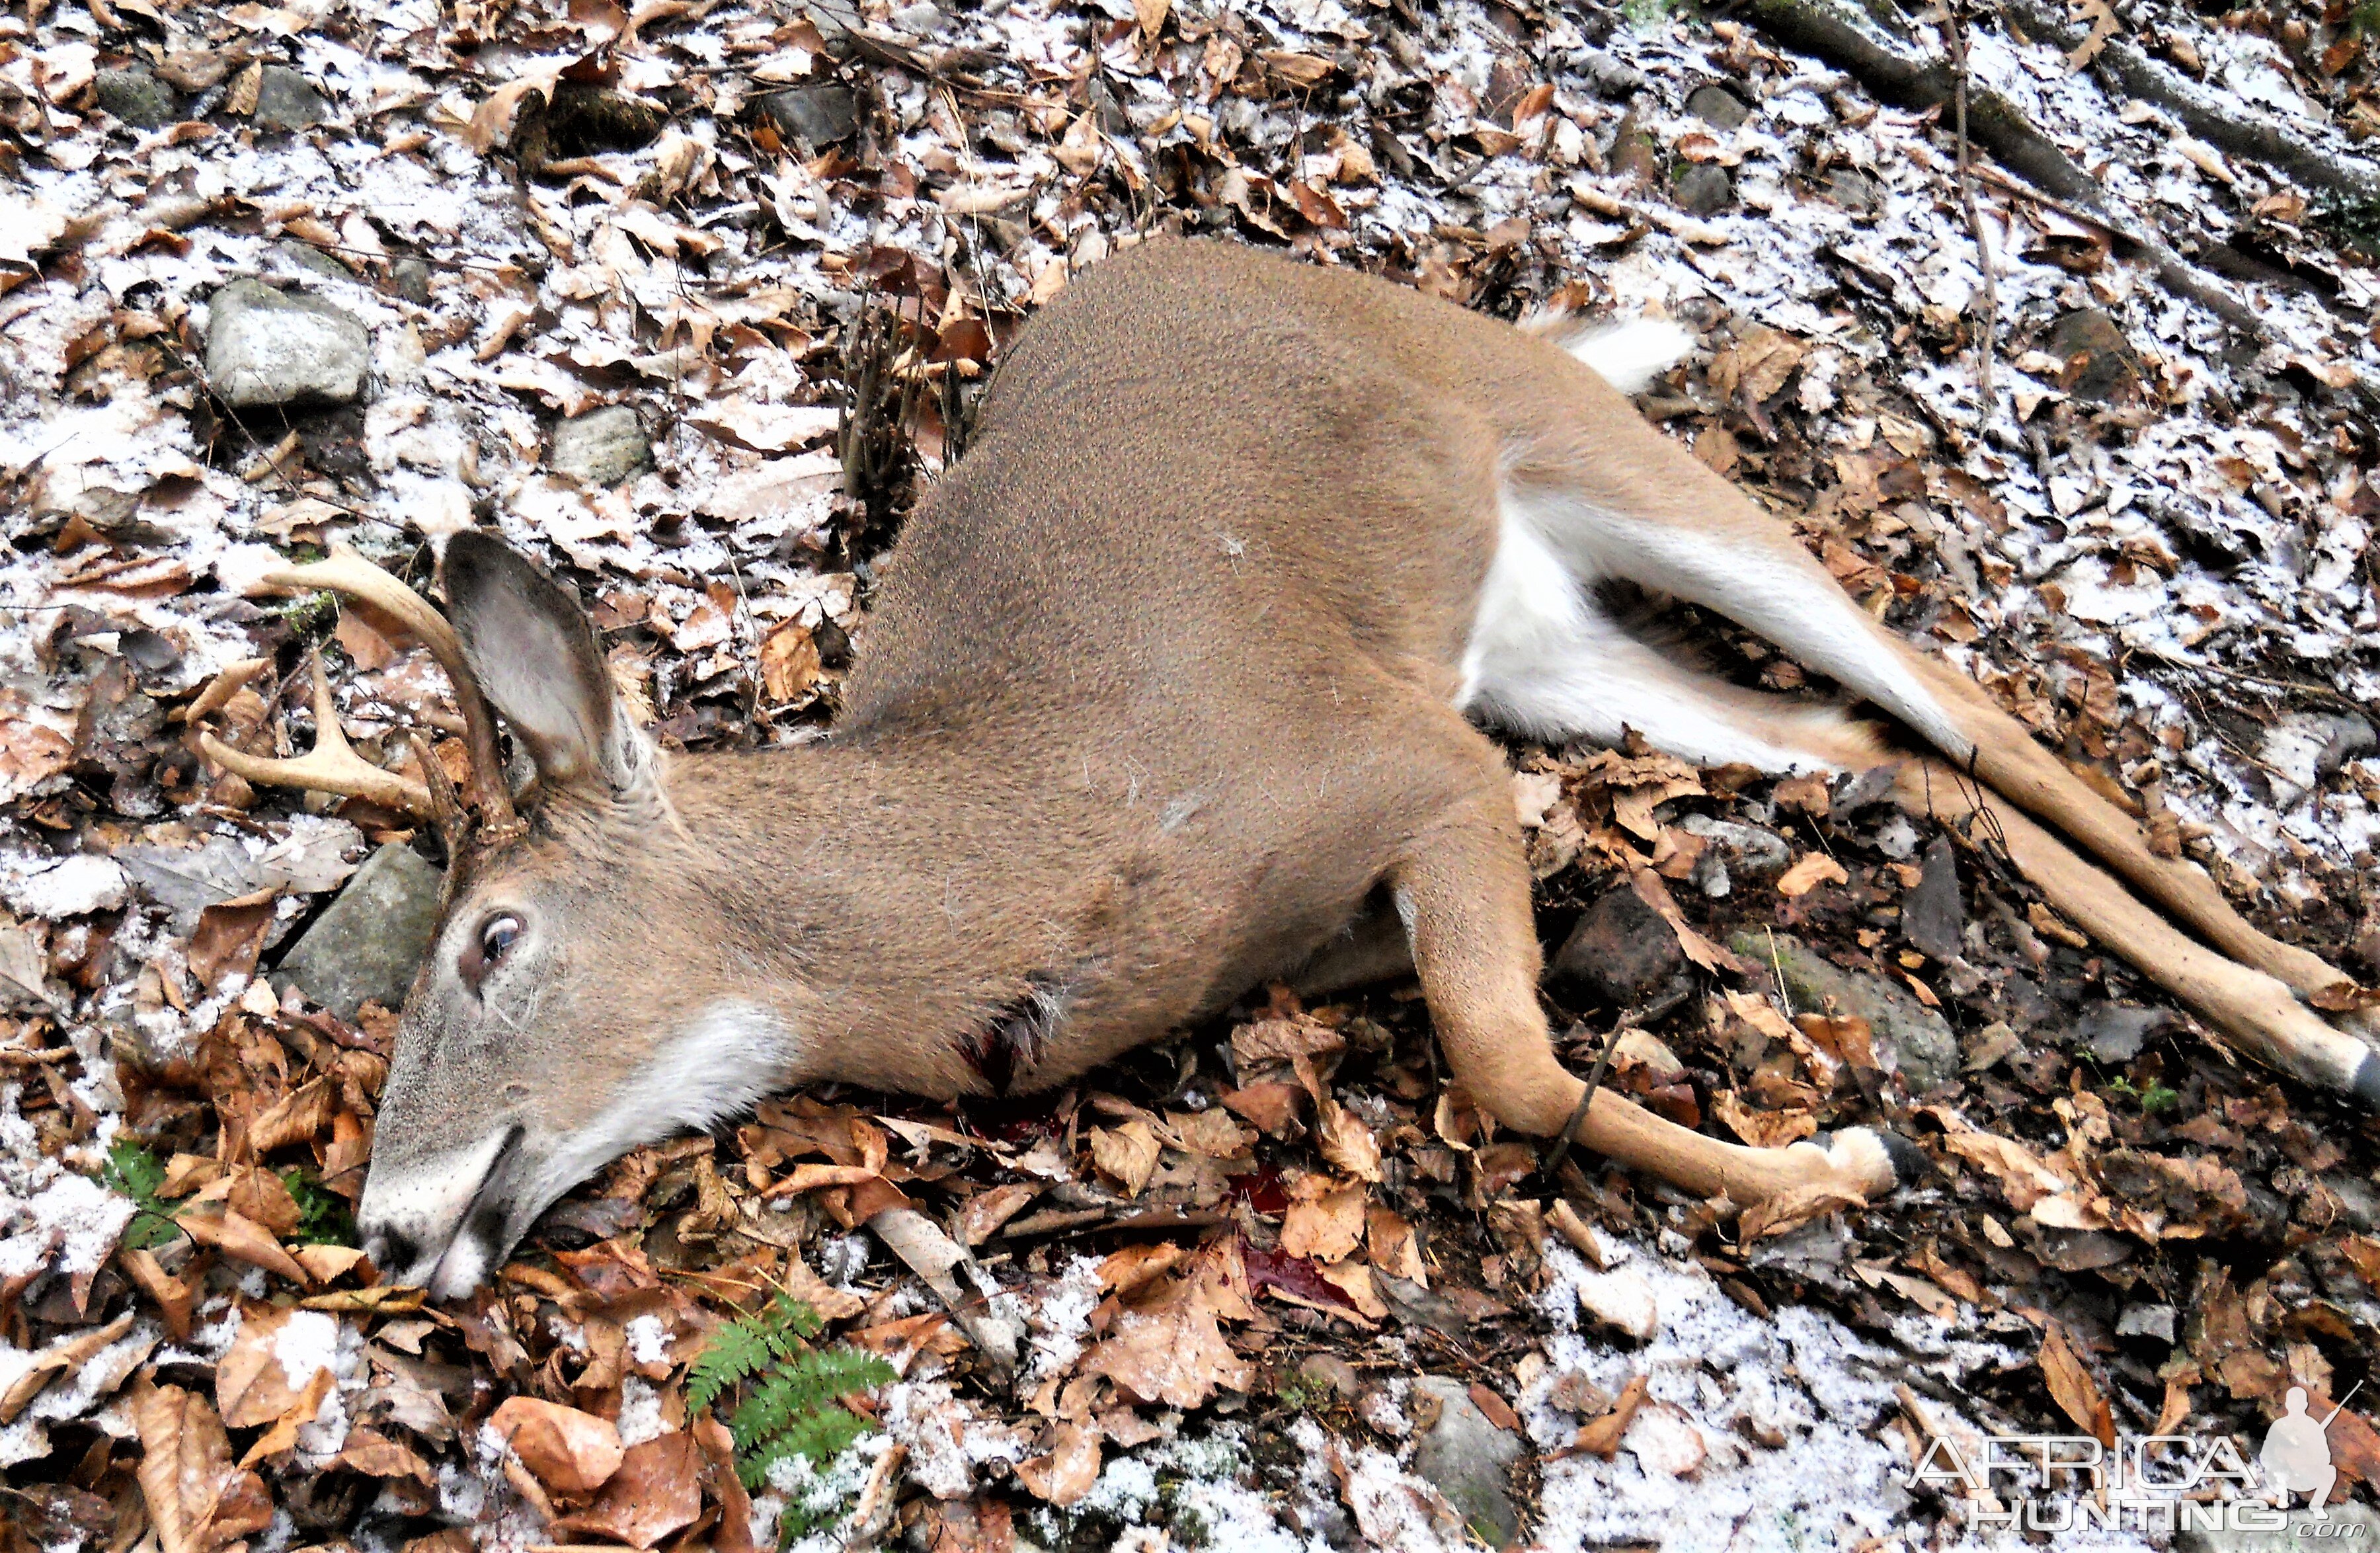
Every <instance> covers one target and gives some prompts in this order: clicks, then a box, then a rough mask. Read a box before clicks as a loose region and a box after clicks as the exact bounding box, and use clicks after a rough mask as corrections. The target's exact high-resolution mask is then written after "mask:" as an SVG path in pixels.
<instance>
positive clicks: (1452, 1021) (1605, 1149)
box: [1389, 783, 1917, 1207]
mask: <svg viewBox="0 0 2380 1553" xmlns="http://www.w3.org/2000/svg"><path fill="white" fill-rule="evenodd" d="M1389 883H1390V890H1391V892H1392V894H1393V897H1394V899H1395V901H1396V905H1397V912H1398V915H1399V916H1401V917H1403V921H1404V927H1405V933H1406V936H1407V938H1408V939H1409V940H1410V941H1411V944H1412V948H1413V962H1414V968H1415V971H1416V972H1418V973H1419V975H1420V977H1421V987H1422V993H1423V995H1424V997H1426V998H1427V1000H1428V1003H1429V1013H1430V1018H1431V1020H1432V1022H1433V1023H1434V1024H1435V1025H1437V1028H1438V1039H1439V1046H1440V1047H1441V1048H1442V1049H1444V1050H1445V1052H1446V1058H1447V1062H1448V1065H1449V1066H1450V1067H1451V1068H1452V1069H1453V1071H1454V1076H1455V1078H1456V1079H1457V1080H1459V1081H1460V1082H1461V1083H1462V1085H1463V1088H1464V1089H1465V1090H1467V1091H1469V1093H1470V1095H1471V1098H1473V1099H1474V1100H1475V1101H1476V1102H1478V1104H1479V1105H1480V1106H1482V1107H1483V1108H1485V1109H1486V1110H1487V1111H1488V1114H1489V1115H1491V1116H1493V1117H1495V1118H1496V1120H1497V1121H1499V1122H1502V1123H1503V1124H1504V1125H1506V1126H1508V1127H1511V1128H1512V1129H1513V1130H1514V1131H1516V1132H1522V1133H1528V1134H1535V1135H1536V1136H1538V1137H1553V1136H1558V1135H1559V1134H1560V1133H1561V1131H1562V1128H1563V1127H1564V1126H1565V1125H1566V1124H1567V1123H1568V1122H1569V1121H1570V1118H1571V1116H1572V1115H1573V1113H1574V1112H1575V1111H1576V1110H1577V1109H1578V1102H1579V1098H1580V1097H1581V1096H1582V1095H1584V1094H1585V1090H1586V1086H1585V1083H1584V1082H1583V1081H1581V1080H1580V1079H1578V1078H1575V1077H1573V1076H1572V1075H1571V1074H1569V1073H1567V1072H1565V1071H1564V1070H1563V1068H1562V1066H1561V1064H1560V1062H1557V1061H1556V1060H1555V1057H1554V1052H1553V1043H1552V1041H1551V1039H1550V1038H1549V1037H1548V1031H1547V1028H1546V1017H1545V1013H1544V1011H1543V1010H1542V1009H1540V1008H1539V1007H1538V1005H1537V971H1538V950H1537V939H1536V924H1535V922H1534V921H1533V919H1532V918H1531V916H1530V911H1529V874H1528V868H1527V866H1526V864H1525V863H1524V860H1523V857H1522V852H1521V841H1520V836H1519V835H1518V833H1517V831H1516V830H1515V828H1514V823H1513V820H1512V802H1511V800H1510V799H1509V798H1508V797H1506V796H1505V794H1504V789H1503V786H1502V784H1501V783H1498V784H1497V785H1496V786H1495V788H1494V790H1493V792H1492V793H1491V794H1488V795H1483V796H1482V798H1481V799H1480V800H1479V801H1477V802H1475V803H1474V804H1472V805H1470V806H1469V807H1468V808H1467V809H1466V811H1465V812H1463V813H1462V814H1459V815H1456V816H1452V817H1450V819H1449V820H1448V822H1447V823H1445V824H1444V825H1442V826H1440V827H1439V828H1438V829H1435V830H1432V831H1427V832H1426V833H1424V834H1422V835H1419V836H1416V837H1415V838H1414V839H1413V841H1412V842H1411V843H1409V844H1408V846H1407V848H1406V850H1405V853H1404V855H1403V857H1402V858H1401V859H1400V860H1399V861H1398V863H1397V864H1396V865H1395V867H1393V868H1392V870H1391V871H1390V879H1389ZM1573 1137H1574V1138H1575V1139H1576V1140H1577V1141H1578V1142H1579V1143H1580V1144H1583V1145H1585V1147H1588V1148H1592V1149H1594V1150H1595V1151H1596V1152H1597V1153H1599V1154H1603V1155H1607V1156H1609V1158H1611V1159H1616V1160H1618V1161H1619V1162H1620V1163H1621V1164H1623V1165H1628V1166H1631V1167H1633V1168H1634V1169H1637V1170H1641V1171H1645V1172H1647V1173H1649V1174H1652V1175H1656V1176H1658V1177H1660V1178H1661V1179H1662V1180H1664V1181H1667V1182H1670V1183H1672V1184H1674V1185H1677V1186H1680V1187H1682V1188H1683V1189H1684V1190H1686V1191H1688V1192H1692V1193H1694V1195H1697V1196H1702V1197H1718V1196H1724V1197H1727V1198H1729V1199H1730V1200H1731V1201H1733V1202H1734V1203H1735V1204H1736V1205H1737V1206H1738V1207H1751V1206H1752V1205H1754V1204H1755V1203H1759V1202H1763V1201H1765V1200H1767V1199H1768V1198H1770V1197H1773V1196H1776V1195H1779V1194H1782V1193H1787V1192H1805V1191H1815V1190H1831V1191H1837V1192H1840V1193H1841V1194H1842V1195H1845V1196H1847V1197H1851V1198H1854V1199H1866V1198H1871V1197H1874V1196H1876V1195H1881V1194H1883V1193H1886V1192H1889V1191H1891V1190H1892V1189H1893V1188H1894V1187H1895V1186H1896V1185H1899V1184H1900V1183H1902V1181H1903V1180H1904V1179H1905V1178H1904V1175H1903V1173H1902V1171H1901V1170H1900V1169H1897V1168H1896V1165H1897V1162H1898V1161H1897V1159H1896V1155H1898V1156H1899V1159H1900V1160H1905V1161H1907V1164H1908V1166H1909V1167H1910V1169H1909V1173H1910V1174H1911V1175H1913V1174H1914V1169H1913V1167H1914V1165H1915V1163H1916V1158H1917V1157H1916V1155H1915V1152H1914V1150H1912V1149H1910V1148H1909V1146H1908V1145H1907V1144H1905V1143H1903V1142H1901V1141H1900V1139H1897V1138H1895V1139H1888V1137H1887V1136H1886V1135H1885V1134H1877V1133H1873V1132H1870V1131H1868V1130H1866V1129H1864V1128H1858V1129H1852V1130H1850V1131H1847V1132H1843V1133H1840V1134H1837V1135H1836V1137H1835V1140H1834V1142H1833V1145H1832V1147H1825V1148H1822V1147H1818V1146H1817V1145H1815V1144H1814V1143H1797V1144H1793V1145H1791V1146H1790V1147H1784V1148H1747V1147H1742V1146H1740V1145H1736V1144H1729V1143H1721V1142H1720V1141H1719V1140H1718V1139H1717V1138H1712V1137H1706V1136H1704V1135H1703V1134H1700V1133H1697V1132H1694V1131H1693V1130H1692V1129H1690V1128H1685V1127H1681V1126H1679V1125H1677V1124H1676V1123H1675V1122H1668V1121H1665V1120H1663V1119H1662V1118H1660V1117H1658V1116H1656V1115H1654V1114H1653V1113H1652V1112H1651V1111H1648V1110H1645V1109H1644V1108H1643V1107H1642V1106H1638V1105H1636V1104H1634V1103H1633V1102H1631V1101H1629V1100H1627V1099H1624V1098H1621V1097H1620V1096H1618V1095H1615V1094H1612V1093H1611V1092H1610V1091H1609V1090H1608V1089H1607V1090H1597V1092H1596V1096H1595V1099H1594V1103H1593V1104H1592V1105H1591V1106H1590V1107H1589V1108H1588V1110H1587V1112H1586V1115H1585V1118H1584V1119H1583V1120H1582V1121H1581V1122H1580V1123H1579V1127H1578V1130H1577V1132H1576V1133H1575V1134H1573Z"/></svg>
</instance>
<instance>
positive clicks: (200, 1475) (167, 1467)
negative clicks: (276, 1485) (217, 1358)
mask: <svg viewBox="0 0 2380 1553" xmlns="http://www.w3.org/2000/svg"><path fill="white" fill-rule="evenodd" d="M130 1401H131V1411H132V1424H133V1427H134V1428H135V1429H136V1430H137V1431H139V1433H140V1453H141V1454H140V1468H139V1470H138V1473H137V1475H138V1477H139V1478H140V1497H141V1498H142V1499H143V1500H145V1501H146V1502H147V1504H148V1506H149V1523H150V1525H151V1526H152V1527H153V1528H154V1529H155V1531H156V1533H157V1545H158V1547H160V1548H162V1549H163V1550H164V1553H213V1549H215V1548H218V1547H222V1546H223V1545H224V1544H225V1543H227V1542H230V1541H231V1540H232V1539H233V1538H235V1537H241V1536H246V1535H248V1534H249V1533H250V1532H261V1531H262V1530H264V1528H265V1527H267V1526H269V1525H271V1524H272V1523H273V1501H272V1499H271V1498H269V1497H267V1495H266V1494H265V1491H264V1481H263V1479H261V1478H260V1477H258V1476H257V1475H256V1474H254V1473H252V1472H249V1471H246V1470H244V1469H242V1468H240V1467H237V1466H234V1465H233V1464H232V1459H231V1440H230V1438H229V1437H228V1436H226V1435H225V1433H224V1426H223V1420H222V1419H221V1418H219V1417H217V1416H216V1415H215V1410H214V1409H213V1408H212V1406H210V1405H209V1404H208V1402H207V1400H206V1399H205V1398H204V1397H201V1396H199V1395H197V1394H196V1393H194V1392H190V1391H185V1390H183V1389H181V1388H180V1387H178V1386H151V1385H149V1384H147V1383H146V1382H143V1383H142V1384H141V1385H140V1388H139V1389H136V1390H135V1391H133V1393H132V1394H131V1398H130Z"/></svg>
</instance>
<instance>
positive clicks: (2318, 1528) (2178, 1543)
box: [2173, 1489, 2380, 1553]
mask: <svg viewBox="0 0 2380 1553" xmlns="http://www.w3.org/2000/svg"><path fill="white" fill-rule="evenodd" d="M2333 1492H2334V1493H2336V1492H2337V1490H2335V1489H2334V1490H2333ZM2291 1498H2294V1499H2295V1500H2296V1501H2297V1504H2298V1507H2297V1508H2296V1509H2294V1510H2291V1511H2289V1513H2288V1515H2287V1516H2286V1517H2285V1521H2286V1524H2284V1525H2283V1526H2282V1527H2281V1529H2280V1530H2278V1531H2274V1532H2202V1531H2197V1530H2192V1531H2186V1532H2182V1533H2180V1534H2179V1535H2176V1536H2175V1537H2174V1539H2173V1546H2174V1553H2306V1549H2308V1548H2311V1547H2371V1546H2372V1538H2373V1535H2374V1532H2380V1513H2375V1512H2374V1511H2373V1509H2372V1507H2371V1506H2370V1505H2367V1504H2360V1503H2356V1502H2354V1501H2350V1502H2348V1503H2346V1504H2334V1505H2332V1506H2330V1507H2329V1514H2330V1519H2329V1520H2328V1521H2326V1522H2324V1521H2317V1520H2315V1519H2314V1518H2313V1514H2312V1513H2311V1512H2309V1511H2307V1510H2306V1509H2305V1508H2304V1496H2303V1495H2292V1496H2291ZM2350 1527H2351V1528H2353V1529H2352V1530H2350V1529H2349V1528H2350ZM2317 1535H2319V1536H2320V1537H2321V1539H2322V1540H2320V1541H2317V1540H2315V1538H2316V1536H2317Z"/></svg>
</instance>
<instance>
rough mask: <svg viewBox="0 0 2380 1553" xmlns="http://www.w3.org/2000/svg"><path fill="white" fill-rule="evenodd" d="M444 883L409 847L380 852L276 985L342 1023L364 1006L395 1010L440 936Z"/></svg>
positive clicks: (287, 962)
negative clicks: (290, 985) (288, 986)
mask: <svg viewBox="0 0 2380 1553" xmlns="http://www.w3.org/2000/svg"><path fill="white" fill-rule="evenodd" d="M442 879H443V876H442V875H441V874H440V873H439V871H438V870H437V869H436V868H433V867H431V866H430V865H429V864H428V863H425V862H423V861H422V860H421V855H420V854H419V853H418V852H415V851H414V850H413V848H411V847H410V846H407V845H405V844H403V843H395V842H392V843H389V844H388V845H386V846H383V847H382V848H381V849H380V850H379V851H378V852H375V853H373V854H372V855H371V856H370V857H369V858H367V859H366V860H365V862H364V866H363V867H360V868H358V869H357V870H356V877H355V878H353V879H351V880H348V881H347V887H346V889H345V890H342V891H340V892H339V898H338V899H337V900H335V901H333V902H332V903H331V905H330V909H329V910H327V911H325V912H323V913H322V916H319V917H317V918H316V919H315V921H314V925H313V926H312V927H310V928H307V929H306V936H305V937H304V938H301V939H299V940H297V947H296V948H295V949H292V950H291V951H290V952H288V954H287V955H286V956H285V958H284V959H283V960H282V962H281V969H280V972H279V976H278V979H280V980H284V981H290V982H295V983H296V984H297V986H298V988H299V989H302V990H303V991H304V992H305V994H306V995H307V996H308V997H310V998H311V999H313V1000H314V1001H316V1002H318V1003H321V1004H322V1006H323V1007H324V1008H327V1009H329V1010H330V1011H331V1012H332V1013H335V1014H337V1015H338V1016H339V1017H340V1018H342V1019H353V1018H354V1017H355V1016H356V1011H357V1010H358V1009H359V1008H361V1007H363V1005H364V1004H365V1003H366V1002H368V1001H370V1002H378V1003H379V1004H380V1005H381V1006H382V1007H383V1008H391V1009H393V1008H395V1007H397V1006H398V1005H400V1004H401V1003H403V1002H404V1001H405V994H406V989H407V988H409V987H411V986H412V985H413V973H414V971H415V969H416V968H417V967H419V965H420V964H421V957H422V956H423V955H425V954H427V953H429V952H430V944H431V940H432V938H433V937H434V936H435V935H436V933H437V931H438V905H439V901H438V890H439V885H440V883H441V881H442Z"/></svg>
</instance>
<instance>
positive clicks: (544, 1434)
mask: <svg viewBox="0 0 2380 1553" xmlns="http://www.w3.org/2000/svg"><path fill="white" fill-rule="evenodd" d="M488 1422H489V1423H491V1424H492V1425H494V1426H495V1429H496V1433H497V1434H498V1435H500V1436H502V1437H503V1438H504V1439H505V1440H506V1441H507V1442H509V1443H510V1444H511V1446H512V1448H513V1450H514V1451H515V1453H516V1454H517V1455H518V1456H519V1457H520V1459H521V1464H522V1465H523V1466H525V1467H527V1468H528V1470H529V1472H530V1474H532V1475H533V1476H535V1477H536V1478H537V1480H538V1481H539V1482H540V1483H542V1484H543V1485H545V1486H547V1487H548V1488H551V1489H553V1491H554V1492H555V1493H557V1494H591V1493H593V1492H594V1491H595V1490H596V1489H598V1488H600V1487H601V1486H603V1485H604V1484H605V1483H606V1482H608V1481H609V1480H610V1479H611V1476H612V1474H613V1473H615V1472H617V1471H619V1470H620V1462H621V1460H622V1459H623V1456H624V1454H625V1453H624V1452H623V1451H622V1450H621V1449H620V1431H619V1430H618V1429H616V1428H614V1427H613V1425H612V1421H611V1420H610V1419H608V1418H598V1417H596V1416H595V1414H593V1413H581V1412H580V1411H579V1410H578V1409H577V1408H575V1407H564V1406H562V1405H561V1404H560V1403H558V1402H548V1401H539V1400H538V1399H536V1398H535V1397H509V1398H506V1399H505V1401H504V1405H503V1406H501V1407H499V1408H497V1409H496V1411H495V1412H494V1413H492V1414H491V1415H490V1416H489V1419H488Z"/></svg>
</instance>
